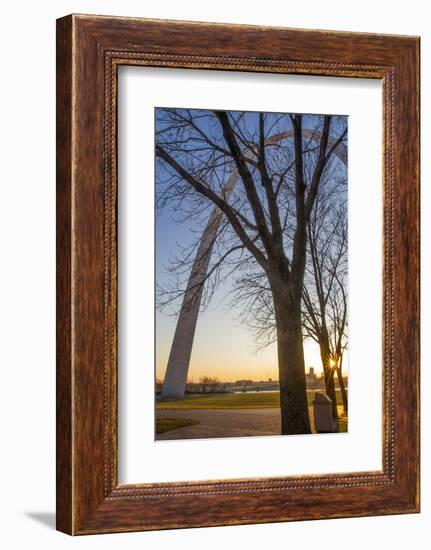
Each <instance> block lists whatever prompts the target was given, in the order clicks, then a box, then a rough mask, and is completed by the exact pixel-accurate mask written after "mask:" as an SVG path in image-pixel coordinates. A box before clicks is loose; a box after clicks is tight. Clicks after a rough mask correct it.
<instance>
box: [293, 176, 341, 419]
mask: <svg viewBox="0 0 431 550" xmlns="http://www.w3.org/2000/svg"><path fill="white" fill-rule="evenodd" d="M334 177H336V176H334V175H332V178H334ZM340 185H342V186H343V185H345V182H344V181H341V183H340ZM344 195H345V194H344V193H342V194H341V195H340V193H339V192H338V190H337V186H333V187H332V192H325V193H319V195H318V197H317V199H316V204H315V208H314V211H313V213H312V215H311V217H310V221H309V224H308V249H309V255H308V257H309V262H308V265H307V273H306V284H305V285H304V289H303V306H304V307H303V318H304V330H305V333H306V334H307V335H308V336H309V337H311V338H312V339H313V340H314V341H315V342H316V343H317V344H318V346H319V348H320V356H321V360H322V368H323V375H324V381H325V391H326V393H327V395H328V396H329V397H330V398H331V400H332V413H333V416H334V418H338V409H337V399H336V392H335V381H334V369H335V366H336V364H338V361H339V358H340V357H342V354H341V355H340V353H341V347H342V346H344V347H345V345H346V340H347V336H346V328H347V324H346V313H347V312H346V307H344V309H343V310H342V305H343V302H340V297H344V299H346V292H345V279H346V274H347V211H346V205H345V199H344ZM340 196H341V200H340ZM344 306H345V303H344ZM344 347H343V349H344Z"/></svg>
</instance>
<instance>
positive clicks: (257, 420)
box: [156, 408, 314, 440]
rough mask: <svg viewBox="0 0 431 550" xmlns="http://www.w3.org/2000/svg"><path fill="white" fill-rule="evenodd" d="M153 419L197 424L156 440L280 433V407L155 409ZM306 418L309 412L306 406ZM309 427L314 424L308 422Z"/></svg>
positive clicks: (158, 437) (160, 436) (158, 436)
mask: <svg viewBox="0 0 431 550" xmlns="http://www.w3.org/2000/svg"><path fill="white" fill-rule="evenodd" d="M156 416H157V418H190V419H192V420H197V421H198V422H199V424H195V425H193V426H185V427H184V428H178V429H177V430H172V431H170V432H165V433H163V434H159V435H157V436H156V439H157V440H170V439H204V438H209V437H211V438H212V437H245V436H259V435H280V431H281V430H280V410H279V409H278V408H274V409H235V410H231V409H229V410H220V409H215V410H214V409H191V410H187V411H184V410H183V411H182V410H164V411H157V412H156ZM310 420H311V422H312V423H313V414H312V410H311V409H310ZM312 430H314V426H313V425H312Z"/></svg>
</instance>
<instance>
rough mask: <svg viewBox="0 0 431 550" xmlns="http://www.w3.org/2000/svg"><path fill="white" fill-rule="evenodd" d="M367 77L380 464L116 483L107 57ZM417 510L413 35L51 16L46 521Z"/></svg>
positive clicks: (112, 100)
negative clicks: (373, 138)
mask: <svg viewBox="0 0 431 550" xmlns="http://www.w3.org/2000/svg"><path fill="white" fill-rule="evenodd" d="M120 65H140V66H143V67H173V68H191V69H195V70H200V69H209V70H213V69H217V70H224V71H246V72H259V73H283V74H302V75H321V76H332V77H341V76H348V77H354V78H373V79H380V80H381V81H382V85H383V115H384V116H383V128H384V147H383V155H384V158H383V167H384V171H383V191H384V193H383V196H384V212H383V226H384V237H383V243H384V251H383V258H384V261H383V264H384V265H383V274H384V275H383V307H382V315H383V337H382V341H383V441H382V453H383V461H382V463H383V469H382V470H381V471H369V472H351V473H346V474H325V475H317V474H316V475H302V476H290V477H286V478H270V477H267V478H266V477H265V478H259V479H235V480H223V479H220V480H211V481H208V482H196V481H195V482H193V481H190V482H184V483H163V482H160V483H151V484H141V485H123V484H119V483H118V475H117V465H118V448H117V447H118V441H117V422H118V418H117V233H116V220H117V208H116V207H117V204H116V200H117V118H116V117H117V69H118V67H119V66H120ZM418 511H419V39H418V38H417V37H407V36H389V35H386V36H385V35H376V34H355V33H343V32H331V31H308V30H296V29H287V28H268V27H253V26H238V25H224V24H206V23H190V22H179V21H157V20H145V19H129V18H116V17H98V16H88V15H70V16H67V17H64V18H62V19H59V20H58V21H57V528H58V529H59V530H60V531H63V532H65V533H68V534H74V535H75V534H76V535H78V534H91V533H104V532H118V531H139V530H150V529H168V528H181V527H199V526H214V525H233V524H244V523H262V522H275V521H291V520H304V519H319V518H339V517H348V516H366V515H380V514H400V513H413V512H418Z"/></svg>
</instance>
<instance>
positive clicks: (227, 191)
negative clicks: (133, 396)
mask: <svg viewBox="0 0 431 550" xmlns="http://www.w3.org/2000/svg"><path fill="white" fill-rule="evenodd" d="M302 135H303V137H305V138H308V139H312V140H316V141H317V140H318V139H320V137H321V134H320V133H318V132H315V131H313V130H303V131H302ZM292 136H293V131H292V130H289V131H287V132H282V133H280V134H275V135H274V136H271V137H270V138H269V139H268V140H267V142H266V144H267V145H270V144H271V143H277V142H278V141H282V140H284V139H289V138H291V137H292ZM334 142H335V138H333V137H331V136H330V137H329V139H328V145H329V146H331V144H333V143H334ZM334 154H335V155H336V156H337V157H338V158H339V160H340V161H341V162H343V164H345V165H346V166H347V146H346V145H345V144H344V143H339V145H338V146H337V147H336V149H335V150H334ZM238 179H239V174H238V172H237V170H236V169H235V170H233V172H232V173H231V174H230V176H229V178H228V179H227V181H226V184H225V186H224V189H223V196H224V198H225V199H226V200H228V199H229V197H230V195H231V194H232V191H233V190H234V188H235V185H236V183H237V181H238ZM222 218H223V212H222V211H221V210H220V209H219V208H217V207H215V208H214V210H213V211H212V212H211V214H210V217H209V219H208V222H207V225H206V227H205V229H204V231H203V233H202V237H201V240H200V242H199V246H198V249H197V251H196V256H195V260H194V262H193V265H192V269H191V271H190V277H189V280H188V282H187V287H186V290H185V293H184V298H183V302H182V305H181V309H180V313H179V315H178V319H177V326H176V329H175V333H174V338H173V340H172V346H171V351H170V354H169V359H168V364H167V367H166V373H165V378H164V381H163V386H162V391H161V395H162V397H167V398H174V397H184V395H185V392H186V383H187V374H188V371H189V364H190V357H191V354H192V347H193V340H194V337H195V331H196V324H197V320H198V315H199V309H200V305H201V299H202V292H203V287H204V282H205V278H206V275H207V270H208V266H209V262H210V259H211V254H212V248H213V245H214V240H215V238H216V236H217V232H218V229H219V226H220V223H221V220H222Z"/></svg>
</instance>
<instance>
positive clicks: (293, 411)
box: [273, 285, 311, 435]
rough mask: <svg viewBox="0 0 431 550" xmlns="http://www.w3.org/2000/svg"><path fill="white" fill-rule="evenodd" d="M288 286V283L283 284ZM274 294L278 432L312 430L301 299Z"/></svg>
mask: <svg viewBox="0 0 431 550" xmlns="http://www.w3.org/2000/svg"><path fill="white" fill-rule="evenodd" d="M286 286H287V285H286ZM287 294H289V293H288V292H287V293H277V294H276V295H274V296H273V299H274V311H275V315H276V324H277V348H278V370H279V380H280V414H281V433H282V434H283V435H288V434H309V433H311V427H310V418H309V413H308V402H307V387H306V378H305V363H304V347H303V335H302V327H301V306H300V304H301V301H300V299H299V300H298V299H297V297H295V299H294V300H292V299H289V298H287Z"/></svg>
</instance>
